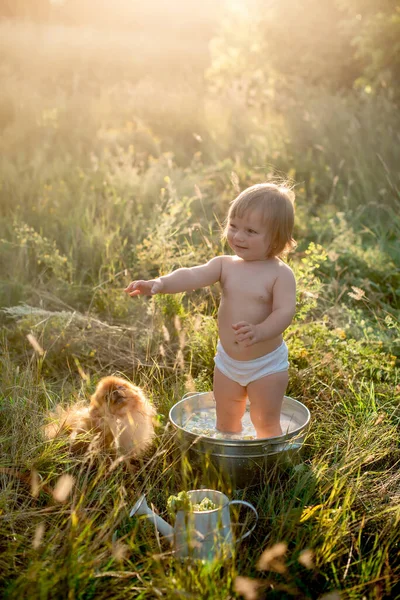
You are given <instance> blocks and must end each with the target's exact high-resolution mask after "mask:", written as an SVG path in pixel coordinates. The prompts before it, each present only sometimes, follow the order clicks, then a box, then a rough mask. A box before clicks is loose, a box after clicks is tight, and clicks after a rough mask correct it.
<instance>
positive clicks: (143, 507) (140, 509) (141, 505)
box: [129, 494, 174, 544]
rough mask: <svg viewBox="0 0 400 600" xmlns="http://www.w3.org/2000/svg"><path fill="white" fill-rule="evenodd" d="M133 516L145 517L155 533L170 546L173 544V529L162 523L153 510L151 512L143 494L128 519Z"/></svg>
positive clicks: (164, 522) (162, 520)
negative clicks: (152, 525)
mask: <svg viewBox="0 0 400 600" xmlns="http://www.w3.org/2000/svg"><path fill="white" fill-rule="evenodd" d="M134 515H145V516H146V517H147V518H148V519H151V520H152V521H153V523H154V526H155V527H156V529H157V531H159V532H160V533H161V535H162V536H163V537H165V538H166V539H167V540H168V541H169V543H170V544H173V543H174V529H173V527H171V525H169V524H168V523H167V522H166V521H164V519H162V518H161V517H160V516H159V515H157V514H156V513H155V512H154V511H153V510H151V508H150V507H149V506H148V504H147V502H146V497H145V496H144V494H143V495H142V496H140V498H139V500H138V501H137V502H136V503H135V504H134V506H133V508H132V510H131V512H130V513H129V516H130V517H133V516H134Z"/></svg>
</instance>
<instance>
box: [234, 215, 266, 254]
mask: <svg viewBox="0 0 400 600" xmlns="http://www.w3.org/2000/svg"><path fill="white" fill-rule="evenodd" d="M227 240H228V244H229V246H230V247H231V248H232V250H233V251H234V253H235V254H236V256H239V258H243V260H265V259H266V257H267V251H268V246H269V243H268V236H267V235H266V232H265V225H263V223H262V219H261V215H260V213H259V212H257V211H252V212H249V213H246V214H244V215H243V216H242V217H238V216H236V217H231V218H230V219H229V223H228V232H227Z"/></svg>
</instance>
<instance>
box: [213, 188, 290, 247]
mask: <svg viewBox="0 0 400 600" xmlns="http://www.w3.org/2000/svg"><path fill="white" fill-rule="evenodd" d="M253 211H257V212H259V213H260V217H261V221H262V224H263V225H264V226H265V228H266V233H268V235H269V239H270V243H269V247H268V249H267V256H266V258H272V257H273V256H280V255H285V254H287V253H288V252H290V251H291V250H293V248H295V246H296V242H295V240H294V239H293V237H292V233H293V226H294V192H293V190H292V189H291V188H289V187H287V186H285V185H276V184H274V183H258V184H256V185H252V186H251V187H248V188H247V189H245V190H243V192H241V193H240V194H239V196H237V197H236V198H235V199H234V200H233V201H232V203H231V205H230V208H229V212H228V217H227V220H226V224H225V228H224V232H223V237H225V238H226V235H227V231H228V227H229V222H230V220H231V219H233V218H235V217H238V218H239V219H241V218H242V217H243V216H244V215H245V214H247V213H249V212H253Z"/></svg>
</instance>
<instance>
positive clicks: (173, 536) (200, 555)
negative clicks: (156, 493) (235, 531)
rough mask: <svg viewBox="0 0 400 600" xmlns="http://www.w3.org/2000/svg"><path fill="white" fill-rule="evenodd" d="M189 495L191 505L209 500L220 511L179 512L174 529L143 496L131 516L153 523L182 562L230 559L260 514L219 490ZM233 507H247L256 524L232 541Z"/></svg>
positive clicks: (245, 503) (202, 491)
mask: <svg viewBox="0 0 400 600" xmlns="http://www.w3.org/2000/svg"><path fill="white" fill-rule="evenodd" d="M188 495H189V497H190V502H191V503H192V504H199V503H200V502H201V501H202V500H203V499H204V498H208V499H209V500H211V502H213V503H214V504H215V505H216V507H217V508H214V509H212V510H204V511H196V510H193V511H186V510H178V512H177V513H176V520H175V526H174V527H171V525H169V524H168V523H167V522H166V521H164V519H162V518H161V517H160V516H158V515H157V514H156V513H155V512H154V511H153V510H151V508H149V506H148V505H147V502H146V498H145V496H144V495H143V496H141V497H140V498H139V500H138V501H137V502H136V503H135V505H134V507H133V508H132V510H131V512H130V513H129V516H130V517H132V516H133V515H146V516H147V517H148V518H149V519H151V520H152V521H153V522H154V525H155V527H156V528H157V530H158V531H159V532H160V533H161V535H162V536H164V537H165V538H167V539H168V541H169V542H170V544H171V545H172V546H173V548H174V551H175V556H177V557H179V558H186V557H190V558H195V559H200V560H207V561H212V560H214V559H217V558H229V557H231V556H232V548H233V545H234V543H238V542H240V541H241V540H244V539H245V538H246V537H248V536H249V535H250V534H251V533H252V532H253V531H254V529H255V527H256V524H257V520H258V513H257V511H256V509H255V508H254V506H253V505H252V504H250V503H249V502H245V501H244V500H229V498H228V497H227V496H225V494H223V493H222V492H218V491H216V490H191V491H189V492H188ZM233 504H241V505H243V506H246V507H247V508H249V509H251V510H252V511H253V513H254V515H255V523H254V524H253V526H252V527H251V529H249V531H247V532H246V533H245V534H244V535H242V536H241V537H239V538H238V539H236V540H233V536H232V530H231V516H230V510H229V509H230V506H232V505H233Z"/></svg>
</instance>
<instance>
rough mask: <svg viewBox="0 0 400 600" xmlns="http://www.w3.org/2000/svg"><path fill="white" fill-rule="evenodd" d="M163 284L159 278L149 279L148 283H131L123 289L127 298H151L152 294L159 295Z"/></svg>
mask: <svg viewBox="0 0 400 600" xmlns="http://www.w3.org/2000/svg"><path fill="white" fill-rule="evenodd" d="M162 288H163V282H162V281H161V279H160V278H158V279H150V280H149V281H142V280H140V281H132V283H130V284H129V285H128V287H126V288H125V289H124V292H126V293H127V294H129V296H139V295H143V296H153V295H154V294H159V293H160V292H161V291H162Z"/></svg>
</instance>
